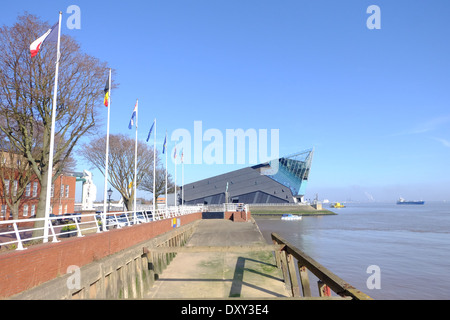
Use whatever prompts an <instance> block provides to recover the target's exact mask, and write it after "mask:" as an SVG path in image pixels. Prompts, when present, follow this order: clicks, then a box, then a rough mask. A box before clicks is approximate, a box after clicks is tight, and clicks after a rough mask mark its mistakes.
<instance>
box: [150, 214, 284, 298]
mask: <svg viewBox="0 0 450 320" xmlns="http://www.w3.org/2000/svg"><path fill="white" fill-rule="evenodd" d="M266 245H267V243H266V241H265V240H264V238H263V236H262V235H261V233H260V231H259V229H258V227H257V225H256V224H254V223H253V222H232V221H229V220H202V221H200V222H199V224H198V226H197V228H196V230H195V232H194V234H193V236H192V238H191V239H190V241H189V242H188V243H187V244H186V247H202V248H205V247H218V248H217V250H215V248H211V250H210V251H208V252H180V253H178V254H177V255H176V257H175V258H174V259H173V261H172V262H171V263H170V264H169V266H168V267H167V268H166V269H165V270H164V271H163V272H162V274H161V276H160V278H159V279H158V281H156V283H155V284H154V286H153V287H152V288H151V289H150V291H149V292H148V294H147V296H146V298H150V299H227V298H236V297H240V298H246V299H258V298H276V297H289V293H288V291H287V290H286V289H285V285H284V282H283V280H282V274H281V271H280V270H279V269H278V268H277V267H276V262H275V258H274V256H273V253H272V252H271V251H269V250H268V249H264V246H266ZM227 246H231V247H234V248H235V249H234V250H231V251H229V250H224V247H227ZM238 246H246V247H248V246H252V247H254V248H255V249H256V250H255V251H253V250H248V249H247V250H242V251H241V252H239V250H236V247H238ZM258 248H260V249H258Z"/></svg>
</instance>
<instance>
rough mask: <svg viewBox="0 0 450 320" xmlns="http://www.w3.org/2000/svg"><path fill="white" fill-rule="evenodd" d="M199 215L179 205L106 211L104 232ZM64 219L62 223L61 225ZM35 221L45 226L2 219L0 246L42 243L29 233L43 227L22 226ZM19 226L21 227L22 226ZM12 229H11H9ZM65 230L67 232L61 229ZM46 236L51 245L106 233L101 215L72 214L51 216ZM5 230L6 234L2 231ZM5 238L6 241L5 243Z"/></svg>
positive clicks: (32, 219)
mask: <svg viewBox="0 0 450 320" xmlns="http://www.w3.org/2000/svg"><path fill="white" fill-rule="evenodd" d="M195 212H199V208H198V207H197V206H178V207H168V208H164V209H157V210H155V212H151V211H136V215H135V214H134V211H124V212H109V213H107V214H106V217H105V221H106V229H107V230H109V229H111V228H123V227H128V226H132V225H134V224H139V223H150V222H152V221H158V220H163V219H171V218H175V217H179V216H183V215H186V214H191V213H195ZM63 219H64V223H62V222H63ZM37 221H42V222H43V224H45V221H46V219H45V218H31V219H18V220H4V221H0V247H3V246H9V245H16V246H17V248H16V250H25V249H26V247H24V243H25V242H30V241H33V240H45V239H44V236H43V235H42V236H38V237H32V235H31V233H32V232H33V231H36V230H43V229H45V228H46V226H43V227H40V228H34V227H26V226H25V227H24V225H26V224H34V223H35V222H37ZM57 224H61V225H62V224H63V227H62V228H56V227H55V225H57ZM21 226H22V227H21ZM9 227H11V228H12V230H10V229H9ZM64 227H67V228H66V229H68V230H66V231H63V228H64ZM47 228H48V229H49V237H48V239H50V240H52V242H59V241H60V240H59V239H58V238H62V237H64V236H72V235H76V236H77V237H84V234H85V233H86V232H87V231H91V232H92V230H95V232H97V233H100V232H105V231H107V230H103V228H102V214H73V215H61V216H55V217H50V218H49V219H48V226H47ZM2 230H6V231H2ZM5 239H6V241H5Z"/></svg>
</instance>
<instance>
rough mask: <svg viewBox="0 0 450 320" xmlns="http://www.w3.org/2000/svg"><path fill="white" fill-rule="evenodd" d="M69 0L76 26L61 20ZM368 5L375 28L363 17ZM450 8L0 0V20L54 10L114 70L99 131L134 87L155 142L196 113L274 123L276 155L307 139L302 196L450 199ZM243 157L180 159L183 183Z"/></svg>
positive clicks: (234, 123)
mask: <svg viewBox="0 0 450 320" xmlns="http://www.w3.org/2000/svg"><path fill="white" fill-rule="evenodd" d="M72 4H76V5H78V6H79V8H80V9H81V28H80V29H72V30H71V29H68V28H67V26H66V21H67V19H68V18H69V17H70V16H71V13H67V12H66V11H67V8H68V7H69V6H70V5H72ZM370 5H377V6H378V7H379V8H380V10H381V19H380V23H381V29H373V30H370V29H368V28H367V25H366V21H367V19H368V18H369V17H370V16H371V14H368V13H367V12H366V10H367V8H368V7H369V6H370ZM449 10H450V2H449V1H448V0H434V1H430V2H427V1H410V0H409V1H400V0H395V1H392V0H389V1H387V0H371V1H365V0H345V1H344V0H340V1H336V0H334V1H332V0H327V1H312V0H309V1H302V0H283V1H273V0H272V1H267V0H243V1H242V0H240V1H238V0H226V1H225V0H215V1H212V0H189V1H187V0H176V1H175V0H164V1H163V0H152V1H135V0H130V1H85V0H77V1H74V0H70V1H67V0H58V1H55V0H52V1H48V0H46V1H44V0H40V1H35V0H33V1H31V0H30V1H29V0H20V1H8V2H6V1H2V4H1V10H0V24H1V25H3V24H7V25H12V24H13V23H14V21H15V20H16V17H17V15H19V14H22V13H23V12H24V11H28V12H29V13H32V14H36V15H38V16H39V17H41V19H42V20H44V21H48V22H49V23H50V24H54V23H55V22H56V21H57V19H58V12H59V11H62V12H63V13H64V15H63V28H62V32H63V33H64V34H68V35H70V36H72V37H74V38H75V39H77V40H78V41H79V43H80V45H81V47H82V50H83V51H85V52H86V53H88V54H90V55H93V56H95V57H98V58H99V59H100V60H102V61H107V62H108V63H109V65H110V66H111V67H112V68H114V69H116V71H117V76H116V79H115V80H116V81H117V82H118V83H119V84H120V86H119V88H118V89H117V90H115V91H113V92H112V99H113V100H112V107H111V126H112V129H111V133H124V134H129V135H130V137H133V136H134V131H132V130H128V128H127V126H128V122H129V119H130V116H131V113H132V110H133V106H134V103H135V101H136V99H137V98H139V139H141V140H145V139H146V137H147V134H148V130H149V128H150V125H151V122H152V121H153V119H154V118H157V119H158V148H161V145H162V141H163V139H164V137H163V132H164V131H165V130H167V132H168V133H169V137H170V135H171V133H172V132H174V131H175V130H177V129H180V128H184V129H187V130H188V131H189V132H191V134H192V135H194V121H202V125H203V131H206V130H208V129H217V130H218V131H219V132H222V133H223V135H224V136H225V132H226V130H227V129H238V128H242V129H244V130H247V129H256V130H258V129H267V130H268V131H269V133H270V130H271V129H279V136H280V138H279V153H280V155H289V154H292V153H295V152H297V151H301V150H304V149H308V148H311V147H314V148H315V156H314V160H313V164H312V171H311V175H310V181H309V185H308V188H307V194H306V197H307V198H310V199H312V198H314V197H315V194H316V193H318V195H319V198H320V199H330V200H331V201H345V200H348V199H352V200H361V201H365V200H372V199H374V200H376V201H394V200H396V199H397V198H398V197H400V196H402V197H404V198H407V199H411V200H413V199H424V200H450V108H449V103H450V102H449V101H450V86H449V85H450V44H449V41H448V39H449V38H448V37H449V35H450V22H449V19H448V12H449ZM100 103H101V101H99V104H100ZM106 117H107V113H106V108H105V110H104V118H105V119H104V121H103V123H104V124H106ZM104 127H105V129H104V132H105V133H106V125H105V126H104ZM207 145H208V142H204V143H203V146H204V147H206V146H207ZM169 148H170V149H171V148H173V143H172V144H171V143H169ZM247 165H248V164H247ZM244 166H246V165H225V164H211V165H208V164H201V165H200V164H197V165H194V164H191V165H185V182H186V183H188V182H193V181H196V180H199V179H203V178H207V177H209V176H214V175H217V174H220V173H225V172H228V171H231V170H235V169H236V168H240V167H244ZM88 168H89V166H88V165H87V164H86V163H84V162H83V160H81V159H79V160H78V169H79V170H80V171H82V170H83V169H88ZM178 168H179V169H178V170H179V171H178V172H181V169H180V168H181V167H178ZM169 171H170V172H171V173H172V174H173V172H174V165H173V163H171V162H170V163H169ZM93 173H94V178H95V180H94V182H95V183H96V185H97V188H98V196H97V198H98V200H102V198H103V192H102V190H103V176H102V175H101V174H100V173H99V172H98V171H97V170H93ZM178 178H179V180H178V182H179V183H181V179H180V173H178ZM77 187H78V188H77V189H79V190H80V189H81V185H78V186H77ZM117 194H118V193H117V192H115V196H116V197H117ZM143 195H144V196H145V197H146V198H148V199H150V198H151V195H150V194H143ZM113 198H114V194H113Z"/></svg>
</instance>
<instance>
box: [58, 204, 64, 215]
mask: <svg viewBox="0 0 450 320" xmlns="http://www.w3.org/2000/svg"><path fill="white" fill-rule="evenodd" d="M62 213H63V212H62V204H60V205H59V215H62Z"/></svg>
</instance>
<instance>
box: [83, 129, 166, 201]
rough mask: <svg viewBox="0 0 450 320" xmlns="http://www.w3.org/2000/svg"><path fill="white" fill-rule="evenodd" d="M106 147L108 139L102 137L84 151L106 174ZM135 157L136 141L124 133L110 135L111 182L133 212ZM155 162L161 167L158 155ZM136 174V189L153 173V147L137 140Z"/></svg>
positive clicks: (90, 161)
mask: <svg viewBox="0 0 450 320" xmlns="http://www.w3.org/2000/svg"><path fill="white" fill-rule="evenodd" d="M105 144H106V137H102V138H98V139H94V140H93V141H91V142H90V143H89V144H86V145H85V146H84V147H83V148H82V150H81V154H82V156H83V157H84V158H85V159H86V160H87V161H88V162H89V163H90V164H91V165H93V167H95V168H97V169H98V170H100V172H101V173H102V174H103V175H104V174H105V161H106V155H105ZM134 154H135V139H133V138H130V137H127V136H125V135H123V134H117V135H114V134H111V135H110V136H109V164H108V166H109V169H108V181H109V183H111V185H112V186H113V187H114V188H115V189H116V190H117V191H119V193H120V194H121V195H122V198H123V201H124V204H125V206H126V207H127V210H133V201H132V200H133V199H134V183H135V181H134ZM156 159H157V165H158V163H159V158H158V155H157V158H156ZM136 172H137V173H136V189H141V183H142V181H143V179H144V177H146V176H148V175H150V174H152V173H153V148H152V147H149V146H148V144H146V143H143V142H140V141H138V154H137V171H136Z"/></svg>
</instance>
